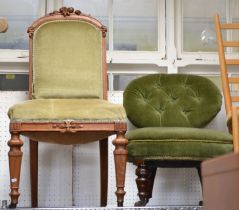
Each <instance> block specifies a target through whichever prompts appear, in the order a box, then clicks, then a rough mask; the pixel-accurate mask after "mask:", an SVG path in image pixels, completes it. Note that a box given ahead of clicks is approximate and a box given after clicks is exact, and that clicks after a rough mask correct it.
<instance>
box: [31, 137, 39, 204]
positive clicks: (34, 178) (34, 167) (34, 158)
mask: <svg viewBox="0 0 239 210" xmlns="http://www.w3.org/2000/svg"><path fill="white" fill-rule="evenodd" d="M30 178H31V205H32V208H36V207H37V206H38V142H36V141H32V140H30Z"/></svg>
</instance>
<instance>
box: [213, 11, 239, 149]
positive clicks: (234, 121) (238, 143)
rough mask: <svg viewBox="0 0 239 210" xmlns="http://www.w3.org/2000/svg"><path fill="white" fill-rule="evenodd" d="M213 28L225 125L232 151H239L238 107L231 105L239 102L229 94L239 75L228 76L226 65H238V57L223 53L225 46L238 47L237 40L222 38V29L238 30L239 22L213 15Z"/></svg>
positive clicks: (238, 42) (238, 99)
mask: <svg viewBox="0 0 239 210" xmlns="http://www.w3.org/2000/svg"><path fill="white" fill-rule="evenodd" d="M214 21H215V30H216V36H217V44H218V53H219V63H220V70H221V80H222V86H223V94H224V101H225V108H226V114H227V126H228V129H229V131H230V133H232V135H233V144H234V152H238V151H239V128H238V125H239V124H238V107H237V106H233V103H235V102H239V96H234V95H232V94H231V88H232V87H233V86H234V85H235V84H237V85H238V84H239V77H230V75H229V74H228V66H236V65H237V66H238V67H239V58H238V59H228V58H226V55H225V48H227V47H230V48H233V47H237V48H238V47H239V41H228V40H223V36H222V31H226V30H239V23H220V20H219V15H218V14H216V15H215V17H214Z"/></svg>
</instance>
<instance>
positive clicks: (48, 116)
mask: <svg viewBox="0 0 239 210" xmlns="http://www.w3.org/2000/svg"><path fill="white" fill-rule="evenodd" d="M8 116H9V118H10V120H11V122H34V121H36V122H39V121H44V122H57V121H63V120H74V121H81V122H82V121H87V122H115V121H125V120H126V114H125V111H124V108H123V107H122V106H120V105H117V104H112V103H109V102H108V101H106V100H102V99H34V100H28V101H25V102H23V103H19V104H16V105H14V106H13V107H11V108H10V109H9V111H8Z"/></svg>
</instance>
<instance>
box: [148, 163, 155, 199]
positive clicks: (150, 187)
mask: <svg viewBox="0 0 239 210" xmlns="http://www.w3.org/2000/svg"><path fill="white" fill-rule="evenodd" d="M156 172H157V167H155V166H149V177H148V179H149V185H148V200H149V199H150V198H152V193H153V187H154V179H155V175H156Z"/></svg>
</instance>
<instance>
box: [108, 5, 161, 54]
mask: <svg viewBox="0 0 239 210" xmlns="http://www.w3.org/2000/svg"><path fill="white" fill-rule="evenodd" d="M113 7H114V8H113V14H114V17H113V18H114V19H113V21H114V50H129V51H157V50H158V49H157V46H158V44H157V43H158V18H157V11H158V1H157V0H114V4H113Z"/></svg>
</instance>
